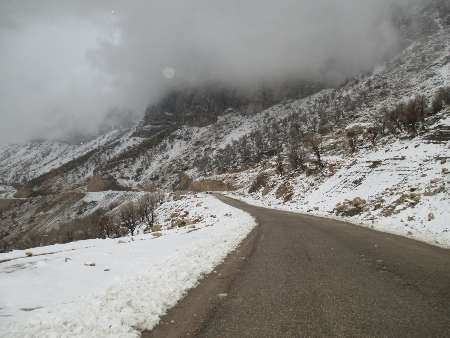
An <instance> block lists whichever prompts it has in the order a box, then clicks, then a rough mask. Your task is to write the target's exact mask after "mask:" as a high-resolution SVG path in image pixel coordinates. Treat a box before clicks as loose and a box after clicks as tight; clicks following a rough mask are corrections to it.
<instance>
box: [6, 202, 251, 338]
mask: <svg viewBox="0 0 450 338" xmlns="http://www.w3.org/2000/svg"><path fill="white" fill-rule="evenodd" d="M174 213H179V214H186V215H189V216H187V217H189V218H190V219H192V220H195V221H192V222H191V225H186V226H185V227H172V226H171V222H170V221H171V215H172V214H174ZM157 214H158V219H159V221H160V224H162V225H163V228H162V231H160V232H153V233H150V234H141V235H138V236H135V237H134V238H131V237H124V238H118V239H104V240H102V239H95V240H86V241H79V242H72V243H68V244H61V245H52V246H46V247H39V248H32V249H29V250H26V251H22V250H18V251H12V252H9V253H4V254H0V276H1V278H0V336H2V337H42V336H53V335H54V336H58V337H60V336H67V335H68V334H69V332H70V336H71V337H136V336H138V335H139V332H141V331H143V330H144V329H151V328H152V327H153V326H154V325H156V324H157V323H158V320H159V317H160V316H161V315H163V314H164V313H165V311H166V310H167V309H168V308H170V307H171V306H173V305H174V304H176V303H177V301H178V300H179V299H180V298H181V297H183V295H184V294H185V293H186V291H187V290H188V289H190V288H192V287H194V286H195V285H196V284H197V282H198V280H199V279H200V278H201V277H202V276H203V275H205V274H207V273H209V272H211V271H212V270H213V268H214V267H215V266H216V265H217V264H218V263H220V261H222V260H223V259H224V258H225V256H226V255H227V254H228V253H229V252H230V251H231V250H233V249H234V248H236V247H237V245H238V244H239V243H240V241H241V240H242V239H243V238H245V237H246V235H247V234H248V233H249V232H250V231H251V229H252V228H253V227H254V226H255V225H256V224H255V221H254V220H253V218H252V217H251V216H249V215H248V214H246V213H244V212H242V211H240V210H237V209H235V208H232V207H230V206H227V205H225V204H223V203H222V202H220V201H219V200H217V199H216V198H214V197H212V196H211V195H205V194H199V195H189V196H185V197H184V198H181V199H177V200H172V201H169V202H166V203H164V204H163V205H162V206H161V207H160V208H159V210H158V212H157ZM27 253H28V255H31V254H32V256H27Z"/></svg>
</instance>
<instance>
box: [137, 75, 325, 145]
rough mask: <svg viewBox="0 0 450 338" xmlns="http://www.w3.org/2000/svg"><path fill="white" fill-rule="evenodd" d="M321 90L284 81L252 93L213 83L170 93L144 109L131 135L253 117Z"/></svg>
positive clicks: (262, 86)
mask: <svg viewBox="0 0 450 338" xmlns="http://www.w3.org/2000/svg"><path fill="white" fill-rule="evenodd" d="M321 88H322V86H321V85H320V84H318V83H314V82H309V81H286V82H283V83H279V84H271V85H264V84H263V85H261V86H259V87H258V88H256V89H242V88H236V87H234V88H233V87H229V86H226V85H222V84H216V83H210V84H205V85H202V86H197V87H186V88H182V89H174V90H172V91H170V92H169V93H167V94H166V95H165V96H164V97H163V98H162V99H161V100H160V101H159V102H157V103H156V104H154V105H151V106H149V107H148V109H147V111H146V112H145V116H144V119H143V121H142V123H141V124H140V126H139V127H138V129H137V131H136V134H135V135H136V136H141V137H153V136H154V135H155V134H159V133H164V132H165V131H170V132H172V131H174V130H175V129H177V128H178V127H181V126H191V127H203V126H207V125H209V124H212V123H215V122H217V118H218V117H219V116H221V115H224V114H226V113H229V112H233V111H239V112H240V113H242V114H245V115H252V114H256V113H259V112H261V111H263V110H265V109H267V108H268V107H271V106H273V105H274V104H277V103H280V102H282V101H285V100H290V99H298V98H303V97H306V96H308V95H311V94H313V93H315V92H317V91H319V90H320V89H321Z"/></svg>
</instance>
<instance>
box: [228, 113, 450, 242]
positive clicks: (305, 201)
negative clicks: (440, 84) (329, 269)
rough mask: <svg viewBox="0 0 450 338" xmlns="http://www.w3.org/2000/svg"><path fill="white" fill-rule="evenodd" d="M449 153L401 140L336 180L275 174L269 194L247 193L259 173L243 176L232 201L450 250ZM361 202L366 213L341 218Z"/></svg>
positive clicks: (365, 155)
mask: <svg viewBox="0 0 450 338" xmlns="http://www.w3.org/2000/svg"><path fill="white" fill-rule="evenodd" d="M445 121H446V120H445ZM449 149H450V142H445V143H439V144H436V143H430V142H426V141H424V140H422V139H421V138H416V139H414V140H396V141H394V142H392V143H388V144H387V145H383V146H380V147H379V148H377V149H374V150H368V151H361V152H360V153H359V154H357V155H355V156H353V157H351V158H348V159H342V161H343V162H342V163H341V164H340V169H338V170H337V171H336V173H335V174H334V175H331V176H324V177H317V176H306V175H300V176H298V177H295V178H293V179H289V178H287V179H286V178H281V177H279V176H278V175H275V174H272V175H271V176H270V179H271V181H270V182H269V183H268V184H267V186H269V187H270V191H269V192H266V193H264V192H262V191H261V190H260V191H258V192H256V193H248V192H247V191H248V187H249V185H250V184H251V183H252V182H253V180H254V177H255V176H256V175H257V174H258V171H256V172H253V173H241V176H240V177H239V179H240V180H241V181H242V182H243V184H241V186H243V189H241V190H240V191H239V192H237V193H236V192H235V193H231V194H230V196H231V197H236V198H238V199H240V200H242V201H244V202H247V203H250V204H254V205H259V206H263V207H270V208H275V209H280V210H285V211H293V212H299V213H308V214H312V215H317V216H321V217H328V218H334V219H340V220H345V221H349V222H352V223H355V224H358V225H362V226H366V227H370V228H373V229H376V230H379V231H384V232H388V233H393V234H397V235H401V236H406V237H410V238H414V239H416V240H419V241H423V242H427V243H429V244H432V245H436V246H440V247H444V248H450V223H449V221H448V220H449V218H450V208H449V205H450V192H449V191H450V190H449V187H450V159H449ZM286 183H287V184H289V186H290V187H291V189H292V197H291V198H290V199H289V200H286V201H284V200H283V197H284V196H279V198H278V197H277V190H278V188H279V187H280V186H282V185H283V184H286ZM277 187H278V188H277ZM355 198H358V199H362V200H363V201H364V203H365V204H364V208H363V210H362V211H361V212H358V213H356V214H355V215H353V216H349V215H347V216H342V215H341V216H338V215H337V212H336V208H337V205H338V204H339V203H343V202H344V201H345V200H348V201H352V200H354V199H355Z"/></svg>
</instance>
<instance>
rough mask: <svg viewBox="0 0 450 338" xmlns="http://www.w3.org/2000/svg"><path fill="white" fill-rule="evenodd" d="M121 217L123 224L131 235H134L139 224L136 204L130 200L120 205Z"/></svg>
mask: <svg viewBox="0 0 450 338" xmlns="http://www.w3.org/2000/svg"><path fill="white" fill-rule="evenodd" d="M119 218H120V223H121V225H122V226H124V227H126V228H127V229H128V231H129V232H130V234H131V236H134V232H135V230H136V227H137V226H138V224H139V216H138V212H137V208H136V205H135V204H134V203H133V202H128V203H126V204H124V205H122V206H121V207H120V210H119Z"/></svg>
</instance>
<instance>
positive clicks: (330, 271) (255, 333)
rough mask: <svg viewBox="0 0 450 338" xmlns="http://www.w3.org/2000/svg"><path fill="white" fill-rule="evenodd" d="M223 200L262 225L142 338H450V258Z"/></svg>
mask: <svg viewBox="0 0 450 338" xmlns="http://www.w3.org/2000/svg"><path fill="white" fill-rule="evenodd" d="M218 197H219V198H220V199H221V200H222V201H224V202H225V203H228V204H230V205H232V206H234V207H237V208H239V209H242V210H244V211H246V212H248V213H250V214H252V215H253V216H254V217H255V218H256V219H257V220H258V222H259V227H258V228H257V229H256V230H254V231H253V233H252V234H251V235H250V236H249V238H248V239H247V240H246V241H244V243H243V244H242V246H241V248H240V249H239V250H238V251H236V252H235V253H233V254H232V255H230V256H229V257H228V258H227V260H226V261H225V263H224V264H222V265H221V266H220V267H218V269H216V273H213V274H211V275H210V276H209V277H207V278H206V279H205V280H204V281H203V282H202V283H201V284H200V286H199V287H197V288H196V289H194V290H192V291H191V292H190V293H189V294H188V296H187V297H186V298H185V300H183V301H182V302H181V303H180V304H179V305H178V306H177V307H175V308H174V309H173V310H172V311H170V313H169V314H168V315H167V316H166V317H165V318H163V319H162V323H161V324H160V325H159V326H158V327H157V328H156V329H155V330H153V331H152V332H147V333H144V334H143V337H211V338H212V337H421V338H423V337H450V251H449V250H445V249H440V248H437V247H433V246H430V245H427V244H423V243H420V242H416V241H413V240H410V239H407V238H403V237H398V236H394V235H389V234H385V233H381V232H376V231H372V230H369V229H366V228H362V227H357V226H354V225H351V224H347V223H344V222H339V221H334V220H329V219H323V218H318V217H312V216H305V215H299V214H294V213H289V212H282V211H276V210H272V209H265V208H259V207H254V206H250V205H248V204H245V203H243V202H239V201H236V200H233V199H230V198H227V197H222V196H218Z"/></svg>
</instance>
